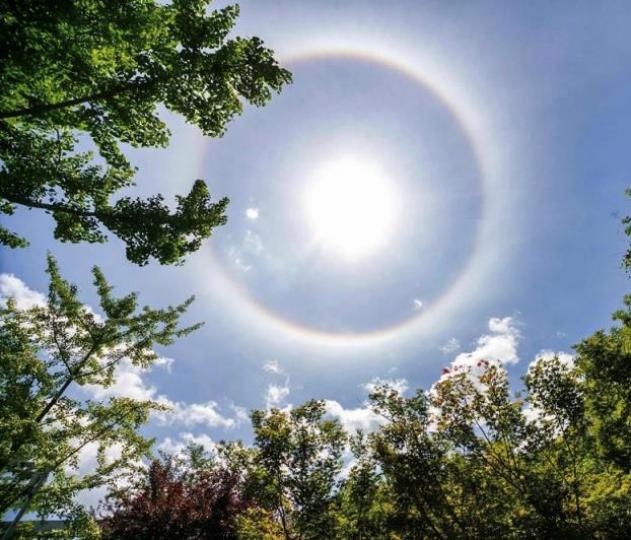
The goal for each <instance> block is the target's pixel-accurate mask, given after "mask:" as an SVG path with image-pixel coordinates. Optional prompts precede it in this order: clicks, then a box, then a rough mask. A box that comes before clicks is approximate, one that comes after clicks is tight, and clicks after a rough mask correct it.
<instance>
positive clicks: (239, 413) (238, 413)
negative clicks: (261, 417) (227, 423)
mask: <svg viewBox="0 0 631 540" xmlns="http://www.w3.org/2000/svg"><path fill="white" fill-rule="evenodd" d="M230 408H231V409H232V412H234V417H235V418H236V420H237V424H240V423H242V422H248V421H249V420H250V416H249V414H248V410H247V409H246V408H245V407H241V406H239V405H235V404H234V403H233V404H232V405H230Z"/></svg>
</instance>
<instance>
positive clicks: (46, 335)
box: [0, 256, 198, 538]
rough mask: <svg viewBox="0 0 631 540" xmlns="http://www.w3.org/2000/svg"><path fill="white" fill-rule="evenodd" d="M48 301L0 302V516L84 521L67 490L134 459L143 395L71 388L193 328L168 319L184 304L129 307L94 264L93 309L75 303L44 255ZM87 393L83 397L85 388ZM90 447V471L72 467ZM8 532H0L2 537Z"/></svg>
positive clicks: (139, 451)
mask: <svg viewBox="0 0 631 540" xmlns="http://www.w3.org/2000/svg"><path fill="white" fill-rule="evenodd" d="M47 272H48V274H49V276H50V286H49V291H48V301H47V302H46V304H45V305H43V306H40V307H33V308H31V309H27V310H20V309H17V307H16V305H15V303H14V302H13V301H12V300H11V299H9V300H8V302H7V303H6V305H5V306H3V307H0V357H1V358H2V362H0V514H2V515H4V514H5V513H6V512H7V511H9V510H11V509H13V510H15V511H17V520H16V523H17V521H19V518H20V517H21V515H22V514H23V513H24V512H35V513H37V514H39V515H41V516H48V515H51V514H55V515H58V516H61V517H65V518H67V519H68V520H69V521H70V522H71V523H72V522H88V521H89V520H86V515H85V511H84V510H83V509H82V507H81V506H80V505H79V504H77V502H76V500H75V496H76V494H77V493H78V492H80V491H81V490H84V489H91V488H95V487H99V486H103V485H111V484H112V483H113V482H115V481H116V480H117V479H119V478H121V477H122V476H124V475H125V474H126V473H127V472H128V471H129V470H130V467H131V466H132V465H133V464H134V463H135V462H137V461H138V460H140V459H141V458H142V457H143V456H147V455H149V450H150V446H151V441H150V440H147V439H146V438H144V437H142V436H141V435H139V433H138V428H139V427H140V426H141V425H142V424H144V423H145V422H146V421H147V419H148V416H149V414H150V412H151V411H153V410H162V409H163V407H162V406H161V405H159V404H157V403H155V402H152V401H139V400H134V399H128V398H111V399H109V401H98V400H93V399H89V398H87V399H86V398H83V397H82V395H85V394H82V393H81V392H80V391H79V389H80V388H81V387H84V388H85V387H86V386H87V385H90V386H92V387H93V386H97V387H104V388H107V387H108V386H110V385H112V384H113V383H114V382H115V378H116V368H117V366H118V365H119V363H120V362H121V361H123V360H125V361H130V362H132V363H133V364H134V365H137V366H142V367H148V366H150V365H151V364H152V363H153V362H154V361H155V360H156V358H157V355H156V353H155V352H154V350H153V346H154V344H158V345H168V344H170V343H172V341H173V340H174V339H175V338H177V337H181V336H184V335H186V334H188V333H189V332H191V331H193V330H195V329H196V328H197V327H198V325H195V326H191V327H186V328H180V327H179V326H178V320H179V318H180V316H181V315H182V314H183V313H184V312H185V311H186V309H187V307H188V305H189V304H190V302H191V301H192V299H189V300H188V301H186V302H185V303H183V304H181V305H179V306H175V307H169V308H166V309H160V310H155V309H151V308H148V307H145V308H143V309H142V310H140V311H138V309H137V308H138V302H137V298H136V295H135V294H129V295H126V296H123V297H121V298H116V297H114V296H113V294H112V287H111V286H110V285H109V284H108V283H107V281H106V279H105V277H104V276H103V274H102V273H101V271H100V270H99V269H98V268H94V270H93V273H94V284H95V286H96V289H97V292H98V295H99V299H100V307H101V310H102V312H103V315H102V316H100V315H97V314H96V313H94V312H93V311H92V310H91V309H89V308H88V307H86V306H85V305H83V304H81V302H80V301H79V299H78V293H77V289H76V287H75V286H73V285H71V284H70V283H68V282H67V281H65V280H64V279H63V278H62V277H61V275H60V273H59V269H58V267H57V263H56V261H55V259H54V258H53V257H52V256H49V257H48V269H47ZM88 395H89V394H88ZM88 446H91V447H93V448H94V447H95V448H96V449H97V464H96V465H95V468H94V470H93V471H90V472H89V473H88V474H86V475H83V476H81V475H80V474H79V473H78V471H77V468H78V464H79V461H78V460H79V457H80V455H81V452H82V450H84V449H86V447H88ZM10 537H11V532H10V531H9V532H7V533H5V536H4V537H3V538H10Z"/></svg>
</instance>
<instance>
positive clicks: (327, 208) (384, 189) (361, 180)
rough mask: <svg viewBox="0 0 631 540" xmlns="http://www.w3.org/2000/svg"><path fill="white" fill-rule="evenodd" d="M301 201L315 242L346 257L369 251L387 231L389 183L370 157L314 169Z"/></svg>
mask: <svg viewBox="0 0 631 540" xmlns="http://www.w3.org/2000/svg"><path fill="white" fill-rule="evenodd" d="M304 203H305V213H306V217H307V220H308V222H309V224H310V225H311V227H312V229H313V231H314V233H315V236H316V241H317V242H318V243H319V244H321V245H322V246H324V247H325V248H327V249H331V250H332V251H334V252H335V253H336V254H338V255H341V256H343V257H344V258H345V259H347V260H357V259H360V258H363V257H365V256H367V255H371V254H374V253H375V252H376V251H378V250H379V249H380V248H382V247H384V246H385V245H386V243H387V241H388V240H389V238H390V236H391V233H392V229H393V225H394V221H395V190H394V186H393V183H392V181H391V179H389V178H388V176H387V175H386V174H384V173H383V172H382V170H381V168H380V167H379V165H378V164H375V163H372V162H370V160H366V159H361V160H360V159H357V158H351V157H344V158H340V159H336V160H333V161H330V162H327V163H325V164H324V165H322V166H321V167H319V168H317V169H316V171H315V174H314V175H313V177H312V181H311V183H310V185H309V187H308V188H307V190H306V192H305V196H304Z"/></svg>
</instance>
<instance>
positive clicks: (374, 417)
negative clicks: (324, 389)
mask: <svg viewBox="0 0 631 540" xmlns="http://www.w3.org/2000/svg"><path fill="white" fill-rule="evenodd" d="M324 403H325V407H326V412H327V414H328V415H330V416H332V417H333V418H337V419H338V420H339V421H340V423H341V424H342V426H343V427H344V429H345V430H346V431H347V432H348V433H354V432H355V431H357V430H358V429H360V430H362V431H364V432H366V433H368V432H371V431H375V430H376V429H377V428H378V427H379V426H381V425H383V424H384V422H385V419H384V418H383V417H382V416H379V415H378V414H375V413H374V412H373V411H372V410H371V409H370V407H369V406H368V405H365V406H363V407H357V408H355V409H345V408H344V407H343V406H342V405H341V404H340V403H339V402H337V401H334V400H329V399H327V400H326V401H325V402H324Z"/></svg>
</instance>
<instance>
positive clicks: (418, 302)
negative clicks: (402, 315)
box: [412, 298, 423, 311]
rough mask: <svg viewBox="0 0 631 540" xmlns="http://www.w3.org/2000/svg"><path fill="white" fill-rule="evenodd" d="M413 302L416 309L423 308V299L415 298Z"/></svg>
mask: <svg viewBox="0 0 631 540" xmlns="http://www.w3.org/2000/svg"><path fill="white" fill-rule="evenodd" d="M412 303H413V304H414V311H421V309H423V301H422V300H419V299H418V298H415V299H414V300H413V301H412Z"/></svg>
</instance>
